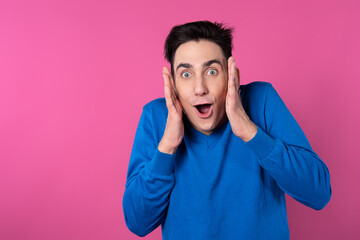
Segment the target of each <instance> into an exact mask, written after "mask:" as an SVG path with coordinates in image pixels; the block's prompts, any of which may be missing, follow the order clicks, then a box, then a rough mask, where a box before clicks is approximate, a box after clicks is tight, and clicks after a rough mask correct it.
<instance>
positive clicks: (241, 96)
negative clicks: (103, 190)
mask: <svg viewBox="0 0 360 240" xmlns="http://www.w3.org/2000/svg"><path fill="white" fill-rule="evenodd" d="M231 50H232V29H229V28H226V27H225V26H224V25H222V24H218V23H211V22H208V21H201V22H192V23H187V24H184V25H180V26H175V27H174V28H173V29H172V30H171V32H170V34H169V35H168V37H167V40H166V43H165V55H166V58H167V60H168V61H169V62H170V64H171V72H170V71H169V70H168V69H167V68H166V67H164V69H163V77H164V85H165V86H164V89H165V99H164V98H162V99H157V100H154V101H152V102H150V103H148V104H147V105H145V106H144V109H143V113H142V116H141V119H140V122H139V125H138V129H137V132H136V136H135V140H134V145H133V150H132V153H131V159H130V163H129V169H128V176H127V182H126V189H125V193H124V198H123V209H124V216H125V221H126V224H127V226H128V228H129V229H130V230H131V231H132V232H133V233H135V234H137V235H139V236H145V235H147V234H148V233H150V232H151V231H153V230H154V229H155V228H156V227H158V226H159V225H160V224H161V226H162V235H163V239H171V240H173V239H196V240H199V239H252V240H253V239H277V240H279V239H289V229H288V224H287V215H286V204H285V193H287V194H289V195H290V196H292V197H293V198H294V199H296V200H297V201H299V202H301V203H303V204H305V205H306V206H309V207H311V208H313V209H316V210H320V209H322V208H323V207H324V206H325V205H326V204H327V203H328V201H329V200H330V196H331V186H330V177H329V172H328V169H327V167H326V166H325V164H324V163H323V162H322V161H321V159H320V158H319V157H318V156H317V154H316V153H315V152H314V151H313V150H312V149H311V146H310V144H309V143H308V141H307V139H306V137H305V135H304V133H303V132H302V130H301V129H300V127H299V125H298V124H297V123H296V121H295V119H294V118H293V117H292V115H291V113H290V112H289V111H288V109H287V108H286V106H285V104H284V103H283V102H282V100H281V98H280V97H279V95H278V94H277V93H276V91H275V90H274V88H273V87H272V85H271V84H269V83H265V82H254V83H251V84H248V85H241V86H240V74H239V70H238V68H237V67H236V63H235V60H234V58H233V57H232V56H231Z"/></svg>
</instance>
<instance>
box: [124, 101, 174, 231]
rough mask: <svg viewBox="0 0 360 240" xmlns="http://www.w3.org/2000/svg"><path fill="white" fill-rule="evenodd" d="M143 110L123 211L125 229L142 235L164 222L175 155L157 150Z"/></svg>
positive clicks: (149, 120)
mask: <svg viewBox="0 0 360 240" xmlns="http://www.w3.org/2000/svg"><path fill="white" fill-rule="evenodd" d="M150 113H151V111H150V110H149V109H148V108H147V106H145V107H144V109H143V113H142V115H141V118H140V121H139V125H138V128H137V131H136V135H135V140H134V144H133V148H132V152H131V157H130V162H129V168H128V174H127V181H126V185H125V193H124V196H123V211H124V217H125V222H126V225H127V227H128V228H129V230H130V231H131V232H133V233H135V234H136V235H138V236H145V235H147V234H148V233H150V232H151V231H153V230H154V229H155V228H157V227H158V226H159V225H160V224H161V223H162V222H163V221H164V219H165V216H166V210H167V206H168V203H169V196H170V192H171V189H172V187H173V185H174V174H173V164H174V160H175V156H174V155H171V154H166V153H162V152H160V151H159V150H158V149H157V145H158V143H157V142H156V137H155V135H156V134H155V131H154V127H153V126H154V125H155V124H156V123H155V122H154V121H156V119H154V117H152V116H151V114H150Z"/></svg>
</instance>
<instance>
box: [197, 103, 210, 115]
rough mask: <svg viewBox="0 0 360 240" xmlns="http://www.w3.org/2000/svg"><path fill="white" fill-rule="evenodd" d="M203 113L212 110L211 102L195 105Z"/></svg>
mask: <svg viewBox="0 0 360 240" xmlns="http://www.w3.org/2000/svg"><path fill="white" fill-rule="evenodd" d="M195 107H196V108H197V110H198V111H199V112H200V113H201V114H206V113H207V112H209V111H210V107H211V104H201V105H196V106H195Z"/></svg>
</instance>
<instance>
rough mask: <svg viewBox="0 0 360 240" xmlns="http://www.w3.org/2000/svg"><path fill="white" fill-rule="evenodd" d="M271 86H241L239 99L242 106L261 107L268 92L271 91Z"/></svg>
mask: <svg viewBox="0 0 360 240" xmlns="http://www.w3.org/2000/svg"><path fill="white" fill-rule="evenodd" d="M273 89H274V88H273V86H272V84H271V83H268V82H260V81H257V82H252V83H249V84H246V85H241V86H240V90H241V98H242V101H243V104H245V105H251V106H256V108H258V107H259V106H263V105H264V104H265V102H266V98H267V96H268V92H269V91H273Z"/></svg>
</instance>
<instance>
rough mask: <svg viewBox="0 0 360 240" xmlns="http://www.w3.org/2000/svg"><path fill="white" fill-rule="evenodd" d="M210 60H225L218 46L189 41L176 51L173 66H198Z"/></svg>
mask: <svg viewBox="0 0 360 240" xmlns="http://www.w3.org/2000/svg"><path fill="white" fill-rule="evenodd" d="M211 59H221V60H223V59H225V57H224V54H223V52H222V50H221V48H220V46H219V45H217V44H216V43H214V42H211V41H207V40H200V41H198V42H196V41H189V42H186V43H183V44H181V45H180V46H179V47H178V48H177V49H176V52H175V56H174V65H175V66H176V65H177V64H179V63H190V64H193V65H197V64H199V65H200V64H202V63H204V62H206V61H209V60H211Z"/></svg>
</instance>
